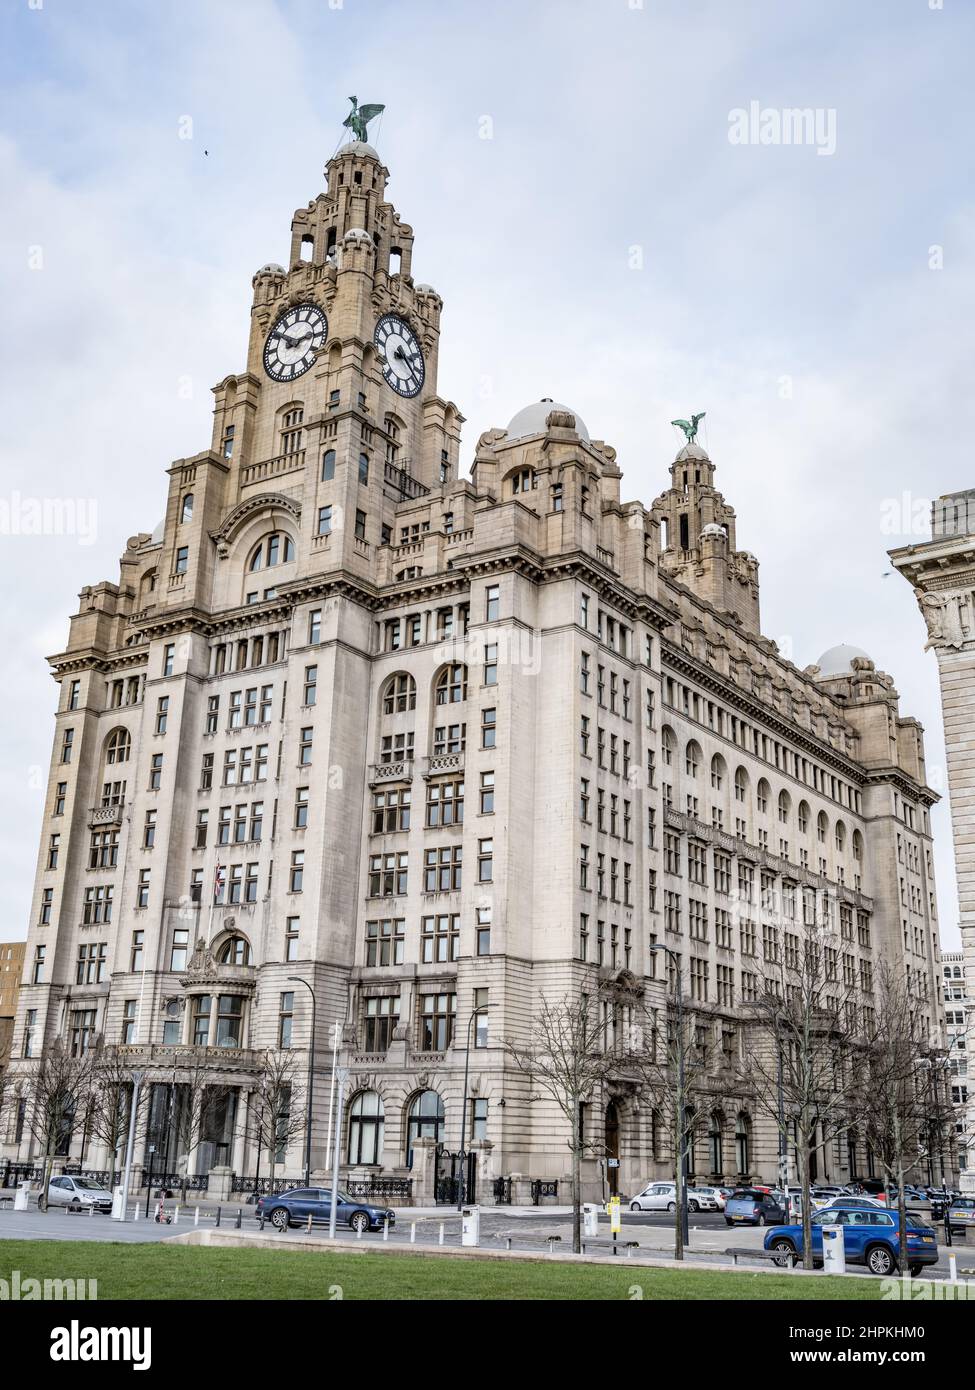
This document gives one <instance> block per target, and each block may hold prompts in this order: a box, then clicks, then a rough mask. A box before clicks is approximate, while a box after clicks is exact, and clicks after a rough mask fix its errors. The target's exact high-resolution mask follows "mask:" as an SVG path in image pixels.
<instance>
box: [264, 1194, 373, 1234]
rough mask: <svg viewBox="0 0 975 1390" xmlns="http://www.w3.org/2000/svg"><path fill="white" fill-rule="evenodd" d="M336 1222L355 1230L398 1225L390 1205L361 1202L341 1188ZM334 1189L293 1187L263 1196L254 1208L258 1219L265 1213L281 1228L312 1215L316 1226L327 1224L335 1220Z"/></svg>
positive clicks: (295, 1223) (272, 1223)
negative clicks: (272, 1194) (333, 1207)
mask: <svg viewBox="0 0 975 1390" xmlns="http://www.w3.org/2000/svg"><path fill="white" fill-rule="evenodd" d="M337 1198H338V1200H337V1202H336V1212H335V1218H336V1222H337V1224H338V1225H340V1226H351V1228H352V1230H353V1231H356V1232H359V1231H381V1230H382V1229H383V1227H384V1226H394V1225H395V1224H396V1213H395V1211H393V1210H392V1209H391V1208H389V1207H378V1206H373V1205H372V1203H370V1202H363V1201H360V1200H359V1198H357V1197H353V1196H351V1195H350V1194H349V1193H348V1192H343V1191H342V1190H341V1189H340V1190H339V1191H338V1193H337ZM331 1211H332V1192H331V1189H330V1188H327V1187H293V1188H290V1189H289V1190H288V1191H287V1192H279V1193H277V1194H276V1195H275V1196H273V1197H270V1196H268V1197H260V1198H259V1199H258V1201H257V1203H256V1205H255V1208H254V1215H255V1216H256V1217H257V1219H258V1220H260V1218H261V1217H262V1216H263V1217H264V1218H265V1220H267V1221H270V1223H271V1225H272V1226H274V1227H275V1228H276V1229H277V1230H279V1231H286V1230H287V1229H288V1227H289V1226H303V1225H305V1224H306V1223H307V1221H308V1218H309V1217H311V1222H312V1225H313V1226H314V1225H323V1224H324V1223H325V1222H327V1221H329V1220H330V1219H331Z"/></svg>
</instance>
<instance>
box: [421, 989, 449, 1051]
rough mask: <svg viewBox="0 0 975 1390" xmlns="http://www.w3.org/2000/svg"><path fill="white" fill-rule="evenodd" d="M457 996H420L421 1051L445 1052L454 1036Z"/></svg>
mask: <svg viewBox="0 0 975 1390" xmlns="http://www.w3.org/2000/svg"><path fill="white" fill-rule="evenodd" d="M456 1012H457V996H456V995H455V994H422V995H421V996H420V1051H421V1052H444V1051H446V1049H447V1048H448V1047H449V1046H450V1044H451V1041H452V1039H453V1036H454V1019H455V1015H456Z"/></svg>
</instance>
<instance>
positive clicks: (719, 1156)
mask: <svg viewBox="0 0 975 1390" xmlns="http://www.w3.org/2000/svg"><path fill="white" fill-rule="evenodd" d="M723 1130H724V1115H722V1113H721V1111H720V1110H712V1111H711V1117H710V1119H709V1121H708V1163H709V1165H710V1168H709V1171H710V1173H711V1174H712V1176H713V1177H716V1178H718V1177H721V1175H722V1173H723V1171H724V1170H723V1168H722V1164H723V1163H724V1154H723V1148H724V1145H723V1142H722V1140H723Z"/></svg>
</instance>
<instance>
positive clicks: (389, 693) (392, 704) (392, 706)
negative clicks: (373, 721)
mask: <svg viewBox="0 0 975 1390" xmlns="http://www.w3.org/2000/svg"><path fill="white" fill-rule="evenodd" d="M411 709H416V681H415V680H414V679H413V677H412V676H409V675H405V674H401V675H398V676H392V677H391V678H390V679H389V680H388V681H387V683H386V687H385V691H384V693H383V714H403V713H405V712H406V711H407V710H411Z"/></svg>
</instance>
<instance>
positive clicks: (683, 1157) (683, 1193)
mask: <svg viewBox="0 0 975 1390" xmlns="http://www.w3.org/2000/svg"><path fill="white" fill-rule="evenodd" d="M650 950H651V951H664V952H665V953H666V954H667V955H668V956H669V957H670V959H671V960H672V961H673V964H674V970H675V972H676V981H675V983H676V985H677V1134H678V1140H679V1143H678V1149H677V1153H678V1160H677V1161H678V1165H679V1169H678V1177H679V1178H680V1183H679V1186H680V1237H681V1245H682V1246H683V1247H686V1246H687V1245H689V1244H690V1231H689V1228H688V1222H687V1136H686V1135H685V1133H684V1129H685V1125H686V1123H687V1117H686V1115H685V1114H684V997H683V996H684V989H683V985H682V983H681V969H680V956H679V955H677V953H676V951H672V950H671V948H670V947H669V946H665V945H664V944H663V943H662V942H654V943H653V944H652V945H651V947H650Z"/></svg>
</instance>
